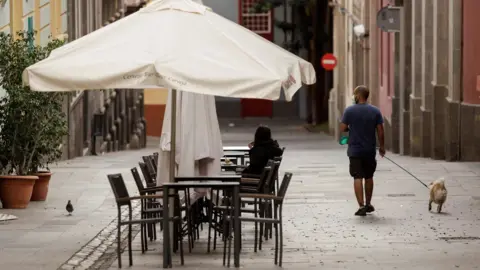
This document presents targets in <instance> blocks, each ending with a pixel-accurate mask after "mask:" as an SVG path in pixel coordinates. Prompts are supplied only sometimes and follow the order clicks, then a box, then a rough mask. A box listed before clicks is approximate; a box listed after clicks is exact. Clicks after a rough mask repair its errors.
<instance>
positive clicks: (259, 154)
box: [242, 140, 283, 174]
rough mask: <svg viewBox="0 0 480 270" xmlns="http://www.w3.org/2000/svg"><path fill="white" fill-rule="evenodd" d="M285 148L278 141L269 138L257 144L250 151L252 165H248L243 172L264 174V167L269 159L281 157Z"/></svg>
mask: <svg viewBox="0 0 480 270" xmlns="http://www.w3.org/2000/svg"><path fill="white" fill-rule="evenodd" d="M282 154H283V150H282V149H281V148H280V146H279V145H278V142H277V141H274V140H268V141H264V142H260V143H257V144H255V145H254V146H253V147H252V148H251V149H250V151H249V156H250V165H248V167H247V168H245V170H243V173H242V174H262V172H263V169H264V168H265V166H266V165H267V163H268V160H269V159H274V158H275V157H280V156H282Z"/></svg>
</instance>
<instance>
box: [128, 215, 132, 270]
mask: <svg viewBox="0 0 480 270" xmlns="http://www.w3.org/2000/svg"><path fill="white" fill-rule="evenodd" d="M128 260H129V262H130V266H132V265H133V255H132V224H129V225H128Z"/></svg>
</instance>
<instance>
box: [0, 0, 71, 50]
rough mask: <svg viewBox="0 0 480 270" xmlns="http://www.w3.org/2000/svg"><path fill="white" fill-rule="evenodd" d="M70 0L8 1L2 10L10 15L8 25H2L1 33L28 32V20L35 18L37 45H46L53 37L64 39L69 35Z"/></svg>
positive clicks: (0, 26)
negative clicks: (68, 2) (68, 12)
mask: <svg viewBox="0 0 480 270" xmlns="http://www.w3.org/2000/svg"><path fill="white" fill-rule="evenodd" d="M67 1H68V0H7V2H6V4H5V6H4V7H3V8H2V7H1V6H0V9H1V10H2V12H4V13H7V12H8V14H9V15H10V20H9V21H7V23H6V24H5V23H2V24H3V25H0V32H8V33H12V34H13V33H17V32H18V31H22V30H28V18H29V17H32V18H33V30H35V31H37V34H36V40H35V42H36V44H37V45H46V44H47V43H48V40H49V39H50V38H51V37H52V36H53V37H56V38H63V37H65V34H66V33H67V6H66V5H67Z"/></svg>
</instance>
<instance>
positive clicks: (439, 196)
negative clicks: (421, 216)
mask: <svg viewBox="0 0 480 270" xmlns="http://www.w3.org/2000/svg"><path fill="white" fill-rule="evenodd" d="M429 188H430V201H429V203H428V211H431V210H432V202H434V203H436V204H437V205H438V207H437V212H438V213H440V212H442V206H443V204H444V203H445V201H446V200H447V189H446V188H445V179H443V178H440V179H438V180H435V181H433V182H432V183H430V185H429Z"/></svg>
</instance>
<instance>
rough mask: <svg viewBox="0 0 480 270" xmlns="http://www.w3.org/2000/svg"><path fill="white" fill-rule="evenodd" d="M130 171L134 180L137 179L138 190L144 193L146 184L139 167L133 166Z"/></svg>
mask: <svg viewBox="0 0 480 270" xmlns="http://www.w3.org/2000/svg"><path fill="white" fill-rule="evenodd" d="M130 171H131V172H132V176H133V180H135V184H136V185H137V188H138V192H139V193H140V194H142V193H143V190H144V189H145V185H143V181H142V178H141V177H140V174H139V173H138V170H137V168H135V167H133V168H131V169H130Z"/></svg>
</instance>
